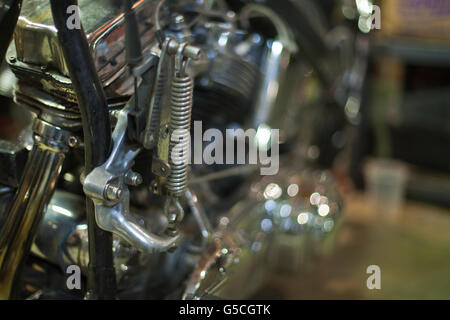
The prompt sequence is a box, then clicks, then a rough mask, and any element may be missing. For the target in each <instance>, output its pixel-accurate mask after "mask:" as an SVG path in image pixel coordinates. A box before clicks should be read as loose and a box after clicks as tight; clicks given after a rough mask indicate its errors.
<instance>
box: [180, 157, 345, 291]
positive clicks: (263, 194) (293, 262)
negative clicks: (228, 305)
mask: <svg viewBox="0 0 450 320" xmlns="http://www.w3.org/2000/svg"><path fill="white" fill-rule="evenodd" d="M284 160H285V162H284V163H285V166H283V168H282V169H281V170H280V172H279V174H277V175H276V176H267V177H264V178H261V177H256V178H253V182H251V187H250V190H249V192H248V194H246V195H245V197H244V199H243V200H242V201H240V202H238V203H237V204H236V205H235V206H234V207H233V208H232V210H231V211H230V212H229V213H228V214H225V215H223V216H222V217H221V218H220V219H219V222H220V223H219V226H218V227H217V228H216V229H215V230H214V232H213V233H212V234H211V241H209V242H208V246H207V248H206V249H205V250H204V251H203V254H202V255H201V257H200V260H199V262H198V263H197V265H196V267H195V269H194V271H193V272H192V274H191V276H190V278H189V280H188V282H187V286H186V289H185V292H184V295H183V298H184V299H203V298H206V297H211V296H214V297H216V298H223V299H246V298H249V297H250V296H251V294H252V293H254V291H255V290H256V289H257V288H258V286H259V285H260V284H261V282H262V280H263V278H264V275H265V274H266V272H268V271H270V270H275V271H283V272H294V271H298V269H300V268H302V267H304V266H305V263H306V262H312V261H313V259H314V258H315V257H316V256H318V255H320V254H322V244H323V241H324V240H325V239H327V236H328V235H329V234H330V233H332V231H334V230H335V229H336V226H337V224H338V221H339V217H340V213H341V210H342V203H341V199H340V197H339V194H338V193H337V191H336V188H335V184H334V181H333V178H332V177H331V175H330V174H329V172H327V171H320V170H312V169H309V168H308V167H306V166H303V165H298V164H295V165H293V164H292V163H295V162H292V161H289V160H292V159H284ZM286 160H287V161H286ZM243 283H245V284H246V285H245V288H244V287H243V286H242V284H243Z"/></svg>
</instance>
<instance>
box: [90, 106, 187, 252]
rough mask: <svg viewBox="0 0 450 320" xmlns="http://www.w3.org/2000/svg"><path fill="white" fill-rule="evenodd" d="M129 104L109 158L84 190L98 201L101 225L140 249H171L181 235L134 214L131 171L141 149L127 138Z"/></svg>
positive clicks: (119, 122)
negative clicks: (160, 232)
mask: <svg viewBox="0 0 450 320" xmlns="http://www.w3.org/2000/svg"><path fill="white" fill-rule="evenodd" d="M130 108H131V107H130V106H129V105H128V106H127V107H126V108H125V109H123V110H122V111H121V112H120V113H119V116H118V121H117V124H116V128H115V129H114V132H113V136H112V138H113V142H114V147H113V150H112V152H111V155H110V157H109V158H108V160H107V161H106V162H105V163H104V164H103V165H102V166H100V167H97V168H95V169H94V170H93V171H92V172H91V173H89V174H88V175H87V176H86V178H85V179H84V182H83V189H84V192H85V193H86V195H87V196H88V197H90V198H91V199H92V200H93V201H94V205H95V218H96V221H97V224H98V226H99V227H100V228H101V229H103V230H106V231H109V232H112V233H114V234H117V235H118V236H120V237H121V238H123V239H124V240H126V241H127V242H129V243H130V244H131V245H132V246H134V247H136V248H137V249H138V250H139V251H143V252H147V253H152V252H159V251H167V250H169V249H171V248H172V247H174V246H176V243H177V241H178V239H179V236H175V237H160V236H157V235H155V234H152V233H150V232H149V231H147V230H146V229H144V228H142V227H141V226H140V225H139V223H137V222H136V221H134V220H133V218H132V217H131V215H130V192H129V189H128V187H127V185H126V181H127V174H129V172H130V170H131V167H132V166H133V164H134V159H135V158H136V156H137V155H138V154H139V152H140V151H141V148H140V147H139V146H137V145H131V144H130V143H129V142H128V141H127V134H126V131H127V125H128V113H129V111H130Z"/></svg>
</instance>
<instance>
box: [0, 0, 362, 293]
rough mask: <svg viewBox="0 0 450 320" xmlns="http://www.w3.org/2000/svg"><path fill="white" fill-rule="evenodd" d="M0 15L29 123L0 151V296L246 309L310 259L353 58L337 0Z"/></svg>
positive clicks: (70, 4)
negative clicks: (277, 276) (271, 279)
mask: <svg viewBox="0 0 450 320" xmlns="http://www.w3.org/2000/svg"><path fill="white" fill-rule="evenodd" d="M0 4H1V7H0V9H1V12H0V25H1V28H0V29H1V30H3V31H2V37H1V39H0V57H1V58H2V60H3V57H5V59H6V62H7V66H6V69H7V71H8V72H12V73H13V74H14V81H15V86H14V88H13V89H11V95H12V96H13V101H14V108H21V109H23V110H25V111H24V112H25V113H26V114H27V115H28V116H29V118H30V119H31V120H30V121H29V122H30V123H29V125H27V126H26V127H25V128H24V129H23V131H22V132H21V133H20V135H19V138H18V140H17V142H14V143H12V142H6V141H2V142H1V143H0V157H1V164H0V226H1V231H0V298H1V299H13V298H20V299H23V298H28V299H81V298H84V299H116V298H120V299H167V298H173V299H219V298H233V299H239V298H248V297H251V296H252V294H254V293H255V292H256V291H257V289H258V287H259V286H260V285H261V283H262V282H263V281H264V278H265V276H266V275H267V272H268V271H269V270H279V269H280V268H281V269H288V270H291V271H292V270H297V269H298V268H300V267H301V266H302V265H303V264H304V263H306V262H307V261H308V260H310V259H312V257H314V256H315V255H317V254H319V253H320V245H321V243H322V242H323V240H324V239H325V238H326V237H327V235H328V234H330V233H332V232H333V231H334V230H335V229H336V225H337V222H338V218H339V216H340V212H341V210H342V201H341V199H340V197H339V194H338V193H337V191H336V187H335V182H334V181H333V178H332V176H331V174H330V173H329V171H328V170H324V169H320V168H323V167H327V166H328V167H329V165H330V161H331V160H332V159H333V158H334V157H335V155H336V153H337V152H338V151H339V148H341V146H339V147H336V146H333V145H331V144H328V145H327V143H328V141H330V137H331V136H332V135H333V134H334V133H335V132H336V131H338V130H339V129H338V128H339V126H340V125H342V123H343V122H345V117H344V116H343V111H342V110H343V105H345V101H346V100H347V99H348V96H349V93H348V92H349V91H351V88H350V86H349V82H350V81H349V78H351V70H352V66H353V63H354V60H355V59H354V52H353V48H352V45H353V43H354V38H355V34H354V33H353V32H351V31H350V28H349V27H348V25H347V24H346V21H343V20H342V19H339V18H336V17H335V10H333V9H335V8H336V7H339V6H340V5H341V4H340V3H336V2H335V1H321V2H318V1H310V0H285V1H275V0H268V1H264V2H261V1H249V0H202V1H192V0H170V1H169V0H159V1H156V0H136V1H133V0H123V1H119V0H96V1H88V0H78V2H77V1H76V0H50V1H47V0H24V1H22V0H2V1H0ZM11 39H12V41H11ZM5 72H6V71H5ZM336 119H338V120H336ZM342 119H344V120H342ZM320 128H326V130H321V129H320ZM319 129H320V130H319ZM324 132H325V133H324ZM192 136H193V137H194V139H192ZM193 140H194V141H193ZM318 141H325V144H324V145H319V146H318ZM224 142H226V143H224ZM258 159H259V160H261V161H259V160H258ZM330 159H331V160H330ZM318 163H319V164H321V165H322V166H321V167H320V166H317V165H315V164H318ZM268 165H270V168H271V169H274V170H269V171H270V172H268V173H266V174H263V172H264V169H266V171H267V169H268ZM78 271H79V273H80V278H79V279H78V280H77V279H76V281H75V282H73V283H72V282H71V281H72V280H73V279H74V278H73V277H72V273H73V272H75V273H74V275H77V272H78ZM69 276H70V277H69ZM69 278H70V279H69Z"/></svg>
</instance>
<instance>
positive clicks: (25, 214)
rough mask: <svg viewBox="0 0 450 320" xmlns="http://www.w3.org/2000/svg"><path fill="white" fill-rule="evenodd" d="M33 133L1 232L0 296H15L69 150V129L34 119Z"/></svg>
mask: <svg viewBox="0 0 450 320" xmlns="http://www.w3.org/2000/svg"><path fill="white" fill-rule="evenodd" d="M34 132H35V133H36V134H35V136H34V141H35V143H34V146H33V149H32V150H31V152H30V154H29V156H28V160H27V164H26V166H25V170H24V174H23V176H22V179H21V183H20V186H19V189H18V190H17V192H16V195H15V198H14V201H13V203H12V205H11V207H10V210H9V214H8V217H7V219H6V222H5V224H4V225H3V228H2V230H1V232H0V299H9V298H15V297H17V289H18V285H17V284H18V279H19V276H20V274H21V270H22V268H23V265H24V263H25V260H26V258H27V256H28V253H29V251H30V247H31V244H32V242H33V239H34V236H35V234H36V231H37V227H38V226H39V223H40V221H41V218H42V213H43V211H44V208H45V206H46V205H47V204H48V202H49V201H50V198H51V196H52V195H53V192H54V190H55V185H56V181H57V180H58V177H59V174H60V172H61V168H62V165H63V161H64V158H65V155H66V152H67V151H68V149H69V147H68V142H69V139H70V137H71V134H70V132H68V131H65V130H63V129H60V128H58V127H55V126H52V125H51V124H49V123H46V122H44V121H41V120H39V119H36V120H35V123H34Z"/></svg>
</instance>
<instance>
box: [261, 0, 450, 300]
mask: <svg viewBox="0 0 450 320" xmlns="http://www.w3.org/2000/svg"><path fill="white" fill-rule="evenodd" d="M373 5H376V6H378V8H376V7H373ZM378 9H379V10H378ZM337 10H341V12H340V13H342V14H344V15H345V16H346V17H348V18H350V19H351V18H352V17H356V16H357V13H359V14H360V16H359V17H358V18H357V21H355V28H358V29H359V35H358V39H357V43H356V46H357V47H358V48H359V50H360V55H361V57H367V60H365V59H364V58H363V59H362V60H361V61H362V62H361V64H360V65H359V68H362V69H365V68H367V76H366V78H365V80H361V81H357V83H358V85H359V86H361V91H360V92H361V94H359V95H358V94H357V95H355V96H354V98H353V99H352V98H350V99H349V100H348V101H347V104H346V106H345V113H346V117H347V120H348V122H349V123H350V124H349V125H347V126H345V129H343V130H344V131H343V132H345V134H339V135H336V134H335V135H333V137H334V139H335V140H336V141H334V143H335V144H336V143H337V144H339V143H340V139H341V138H342V139H345V140H346V145H345V147H344V148H343V151H341V152H340V153H339V155H338V157H337V158H336V159H335V160H334V161H333V165H332V167H333V173H334V176H335V177H338V184H339V188H340V191H341V194H342V195H343V198H344V213H343V215H342V220H341V221H340V222H339V227H338V228H337V229H336V230H335V233H334V235H331V238H332V239H327V240H326V241H325V243H324V246H323V247H322V248H320V249H319V250H318V251H320V254H321V256H320V257H318V258H317V259H316V260H315V262H314V263H312V262H311V260H305V261H307V262H305V263H302V262H301V257H300V256H299V255H300V253H299V251H293V250H286V252H285V256H283V257H282V259H286V260H285V262H286V261H290V263H288V265H290V266H291V267H290V268H288V269H290V270H281V269H279V268H278V269H277V270H276V272H274V273H273V276H272V277H271V278H270V279H269V280H268V281H267V282H266V285H265V287H264V289H263V290H261V291H260V292H259V293H258V294H257V295H256V296H255V297H256V298H271V299H272V298H273V299H449V298H450V176H449V174H450V69H449V67H450V1H433V0H428V1H409V0H389V1H375V2H374V3H372V2H371V1H344V2H342V5H341V7H340V8H339V9H337ZM378 18H380V19H381V20H380V21H376V19H378ZM365 62H367V64H366V63H365ZM342 143H343V142H342ZM287 241H288V240H287ZM280 248H281V249H282V248H283V245H282V244H280ZM286 248H288V247H287V246H286ZM308 262H309V263H308ZM280 265H283V266H286V263H281V262H280ZM370 265H377V266H379V267H380V270H381V290H369V289H368V288H367V285H366V281H367V279H368V277H369V276H370V275H371V274H368V273H367V272H366V270H367V267H368V266H370ZM293 273H294V274H295V275H296V276H295V277H292V274H293Z"/></svg>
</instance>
